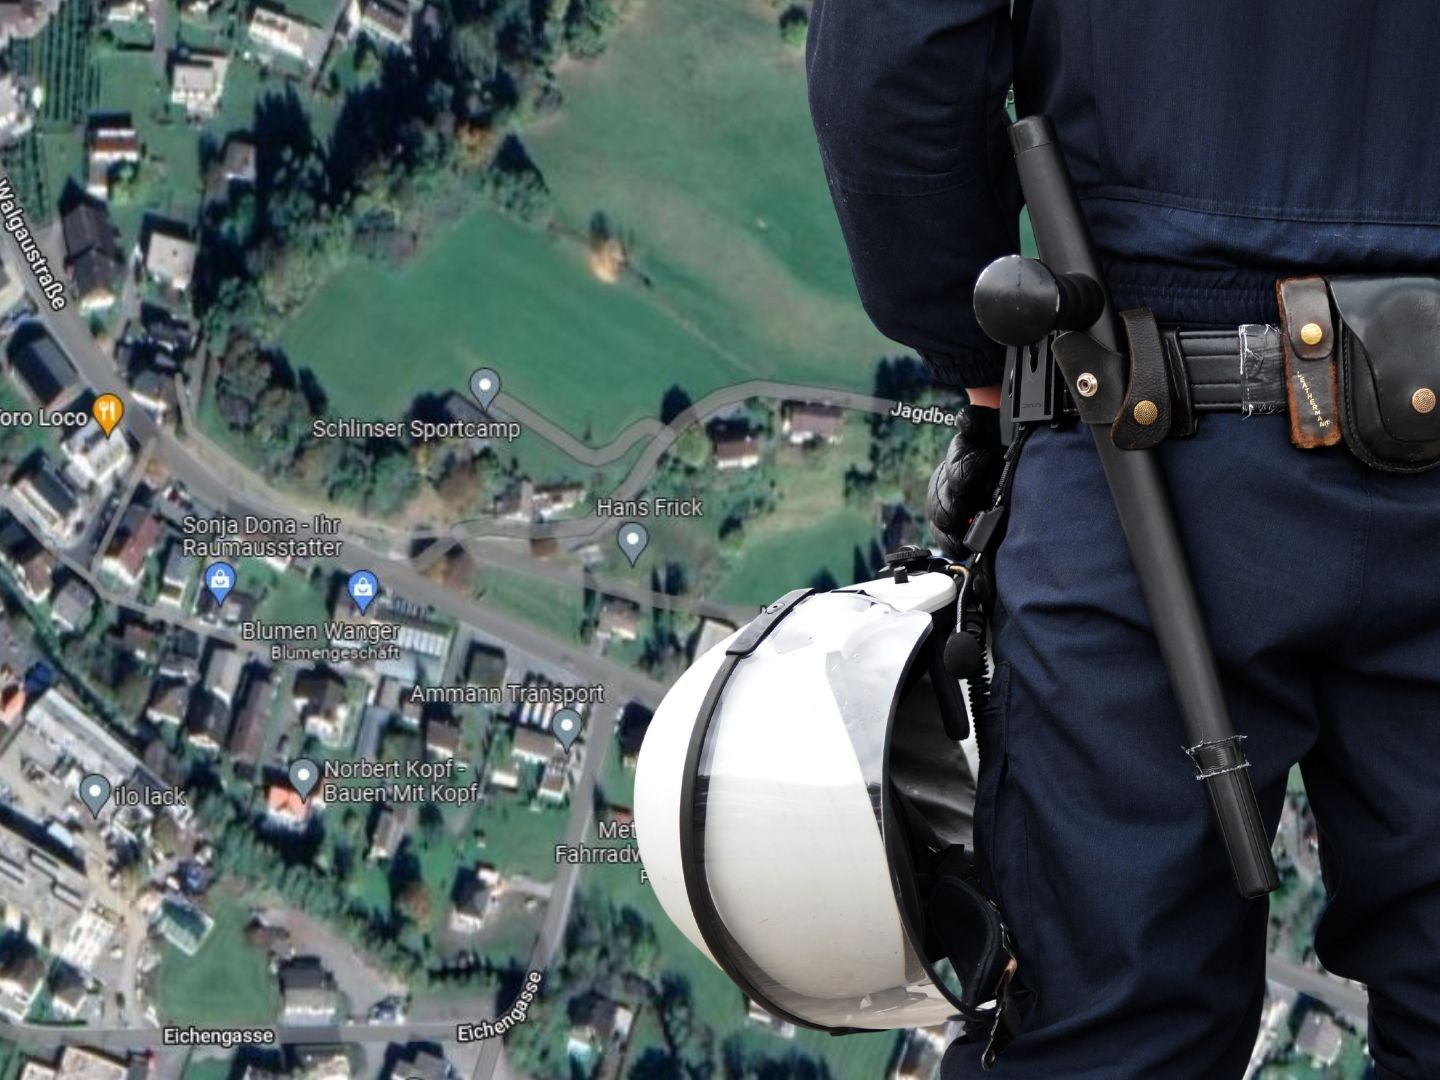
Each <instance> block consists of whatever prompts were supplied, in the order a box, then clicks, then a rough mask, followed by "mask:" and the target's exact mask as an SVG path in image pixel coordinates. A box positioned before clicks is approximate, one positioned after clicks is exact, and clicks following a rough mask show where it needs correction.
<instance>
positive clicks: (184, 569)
mask: <svg viewBox="0 0 1440 1080" xmlns="http://www.w3.org/2000/svg"><path fill="white" fill-rule="evenodd" d="M199 565H200V564H199V563H198V562H197V561H196V560H195V559H194V558H192V557H191V556H189V555H186V554H185V549H184V548H183V547H181V546H180V543H179V542H178V541H177V542H175V543H173V544H171V545H170V550H169V551H168V552H166V554H165V565H164V567H163V568H162V569H161V571H160V595H159V597H158V600H159V602H160V603H162V604H169V605H170V606H171V607H177V608H178V607H183V606H184V603H185V595H186V593H187V592H188V591H189V589H190V587H191V586H192V585H193V584H195V582H196V580H197V579H198V577H199Z"/></svg>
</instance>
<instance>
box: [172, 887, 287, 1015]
mask: <svg viewBox="0 0 1440 1080" xmlns="http://www.w3.org/2000/svg"><path fill="white" fill-rule="evenodd" d="M210 914H211V915H212V916H213V917H214V919H215V926H214V928H213V929H211V931H210V936H209V937H207V938H206V939H205V944H204V945H202V946H201V947H200V951H199V952H197V953H196V954H195V955H194V956H186V955H185V954H184V953H182V952H181V951H180V950H179V949H177V948H175V947H174V946H173V945H170V944H168V943H167V944H166V945H164V946H163V950H162V954H161V959H160V967H159V968H158V969H157V970H156V977H155V991H156V993H155V998H156V1007H157V1008H158V1009H159V1012H160V1016H161V1017H162V1018H163V1019H164V1020H165V1021H166V1022H167V1023H174V1024H200V1025H203V1026H206V1027H217V1026H224V1025H226V1024H265V1023H270V1022H271V1021H273V1020H274V1019H275V1015H276V1012H277V1010H278V1008H279V1005H280V997H279V993H278V992H277V990H276V987H275V978H274V976H273V975H271V974H270V965H269V963H268V962H267V961H266V959H265V956H264V954H263V953H260V952H258V951H257V950H256V949H255V948H254V947H253V946H251V944H250V943H249V942H248V941H246V940H245V923H246V921H247V920H248V918H249V911H248V909H247V908H246V907H245V905H244V904H242V903H241V902H240V901H239V900H238V899H236V898H234V897H226V898H224V899H222V900H221V901H220V902H219V903H218V905H217V906H216V907H215V909H214V910H213V911H212V912H211V913H210Z"/></svg>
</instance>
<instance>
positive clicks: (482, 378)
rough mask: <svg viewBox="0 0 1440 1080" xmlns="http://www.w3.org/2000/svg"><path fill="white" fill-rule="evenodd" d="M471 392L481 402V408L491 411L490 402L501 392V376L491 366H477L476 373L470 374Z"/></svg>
mask: <svg viewBox="0 0 1440 1080" xmlns="http://www.w3.org/2000/svg"><path fill="white" fill-rule="evenodd" d="M470 392H471V393H472V394H474V395H475V400H476V401H478V402H480V408H482V409H484V410H485V411H486V412H489V411H490V403H491V402H492V401H494V400H495V398H496V397H497V396H498V395H499V393H500V376H499V375H497V374H495V372H494V370H492V369H491V368H488V367H482V368H476V369H475V374H473V375H471V376H470Z"/></svg>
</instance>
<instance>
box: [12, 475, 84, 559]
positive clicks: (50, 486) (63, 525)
mask: <svg viewBox="0 0 1440 1080" xmlns="http://www.w3.org/2000/svg"><path fill="white" fill-rule="evenodd" d="M14 490H15V495H16V497H17V498H18V499H19V500H20V502H21V504H22V505H23V506H24V507H25V509H26V510H28V511H29V512H30V514H31V515H32V516H33V517H34V519H35V521H36V523H37V524H38V525H40V526H41V531H42V532H44V533H45V534H46V535H48V536H50V537H53V538H55V539H58V540H62V541H68V540H70V539H73V538H74V536H75V534H77V533H78V532H79V531H80V524H81V521H80V518H81V514H80V499H79V496H77V495H76V494H75V492H74V490H72V489H71V487H70V485H69V484H67V483H66V482H65V480H64V478H63V477H61V475H60V474H59V473H58V472H56V471H55V467H54V466H53V465H52V464H51V463H50V461H49V459H48V458H45V457H43V456H41V457H39V458H37V459H35V460H34V461H33V462H32V463H31V464H30V466H29V467H28V468H27V469H26V470H25V472H24V474H23V475H22V476H20V477H19V479H18V480H17V481H16V483H15V488H14Z"/></svg>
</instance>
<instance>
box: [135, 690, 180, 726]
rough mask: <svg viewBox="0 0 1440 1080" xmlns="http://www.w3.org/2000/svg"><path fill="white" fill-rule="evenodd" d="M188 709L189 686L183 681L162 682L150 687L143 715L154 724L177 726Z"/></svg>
mask: <svg viewBox="0 0 1440 1080" xmlns="http://www.w3.org/2000/svg"><path fill="white" fill-rule="evenodd" d="M189 710H190V687H189V686H188V685H186V684H185V683H183V682H162V683H159V684H158V685H156V686H155V687H154V688H153V689H152V691H151V693H150V704H148V705H147V706H145V716H146V718H147V719H148V720H150V722H151V723H154V724H173V725H174V726H175V727H179V726H180V725H181V724H182V723H184V721H185V715H186V713H188V712H189Z"/></svg>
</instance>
